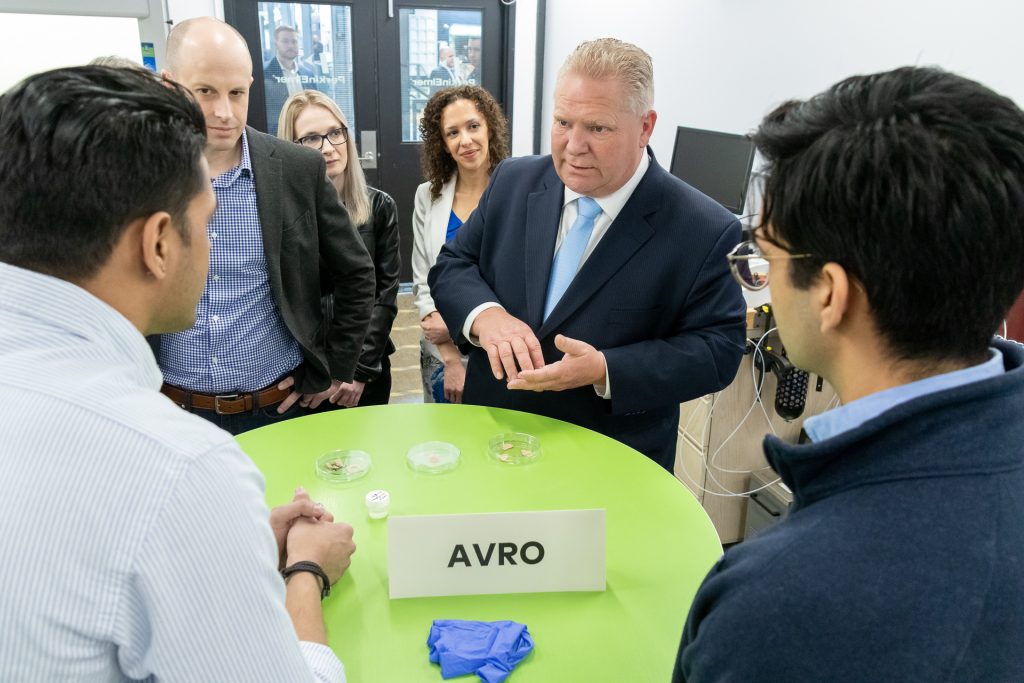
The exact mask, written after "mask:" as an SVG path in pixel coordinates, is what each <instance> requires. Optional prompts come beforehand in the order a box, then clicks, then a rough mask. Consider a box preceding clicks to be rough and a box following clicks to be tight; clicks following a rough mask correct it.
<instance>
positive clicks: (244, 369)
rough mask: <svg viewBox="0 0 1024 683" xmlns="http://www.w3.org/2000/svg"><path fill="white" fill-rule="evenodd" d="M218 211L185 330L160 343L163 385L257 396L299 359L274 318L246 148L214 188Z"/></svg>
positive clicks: (278, 314) (245, 140)
mask: <svg viewBox="0 0 1024 683" xmlns="http://www.w3.org/2000/svg"><path fill="white" fill-rule="evenodd" d="M213 191H214V193H215V194H216V195H217V209H216V211H214V213H213V217H212V218H211V219H210V224H209V225H208V226H207V230H208V231H209V235H210V274H209V275H208V276H207V278H206V290H205V291H204V292H203V296H202V298H201V299H200V300H199V306H198V307H197V309H196V324H195V325H194V326H193V327H192V329H189V330H186V331H185V332H179V333H177V334H168V335H164V337H163V339H162V340H161V341H160V359H159V360H160V368H161V369H162V370H163V373H164V381H166V382H167V383H168V384H173V385H175V386H178V387H183V388H185V389H188V390H190V391H199V392H202V393H206V394H230V393H234V392H251V391H259V390H260V389H263V388H265V387H267V386H269V385H270V384H272V383H273V382H274V381H276V380H278V379H280V378H281V377H282V376H284V375H286V374H288V373H289V372H291V371H292V370H294V369H295V368H296V367H297V366H298V365H299V364H300V363H301V362H302V359H303V356H302V351H301V349H300V348H299V344H298V342H296V341H295V338H294V337H292V335H291V332H289V331H288V328H287V327H286V326H285V324H284V320H283V319H282V318H281V312H280V310H278V308H277V303H276V302H275V301H274V295H273V292H271V290H270V280H269V278H268V277H267V262H266V256H265V254H264V253H263V236H262V233H261V231H260V215H259V211H258V210H257V204H256V185H255V183H254V181H253V174H252V164H251V162H250V160H249V141H248V138H247V136H246V134H245V132H244V131H243V132H242V161H241V163H240V164H239V165H238V166H235V167H234V168H232V169H231V170H229V171H227V172H225V173H223V174H221V175H219V176H217V177H216V178H214V180H213Z"/></svg>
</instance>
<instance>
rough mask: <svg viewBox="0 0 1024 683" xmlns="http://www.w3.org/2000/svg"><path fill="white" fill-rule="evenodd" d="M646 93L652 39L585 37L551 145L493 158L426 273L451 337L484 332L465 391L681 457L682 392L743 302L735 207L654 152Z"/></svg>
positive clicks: (735, 354)
mask: <svg viewBox="0 0 1024 683" xmlns="http://www.w3.org/2000/svg"><path fill="white" fill-rule="evenodd" d="M652 99H653V68H652V66H651V60H650V57H649V56H648V55H647V54H646V53H645V52H644V51H643V50H641V49H639V48H637V47H636V46H634V45H630V44H628V43H623V42H621V41H618V40H614V39H602V40H596V41H591V42H588V43H583V44H582V45H580V46H579V47H578V48H577V49H576V51H575V52H574V53H573V54H572V55H570V56H569V58H568V59H567V61H566V63H565V65H563V67H562V69H561V71H560V72H559V77H558V81H557V85H556V90H555V107H554V115H555V121H554V124H553V127H552V132H551V149H552V156H548V157H526V158H520V159H511V160H508V161H505V162H503V163H502V164H501V165H499V166H498V168H497V169H495V172H494V174H493V176H492V177H491V181H490V185H489V187H488V189H487V190H486V192H485V193H484V195H483V198H482V199H481V200H480V204H479V205H478V207H477V209H476V211H474V212H473V214H472V216H471V217H470V218H469V220H468V222H467V223H466V225H465V226H464V227H463V228H462V229H461V230H460V231H459V233H458V235H457V237H456V238H455V240H454V241H453V242H449V243H448V244H447V245H445V247H444V248H443V249H442V250H441V253H440V256H439V257H438V260H437V264H436V265H435V266H434V268H433V269H432V270H431V271H430V276H429V282H430V291H431V294H432V295H433V296H434V301H435V303H436V304H437V307H438V310H439V311H440V312H441V316H442V317H443V318H444V319H445V320H446V321H448V324H449V325H450V327H451V335H452V338H453V339H456V340H458V341H460V342H463V343H465V342H466V341H467V340H468V341H469V342H470V343H472V344H474V345H476V346H477V348H475V349H474V350H473V351H472V353H471V354H470V359H469V368H468V371H467V377H466V387H465V393H464V395H463V398H464V400H465V402H466V403H477V404H483V405H490V406H497V407H502V408H514V409H517V410H525V411H528V412H533V413H538V414H542V415H548V416H550V417H555V418H559V419H562V420H566V421H568V422H572V423H575V424H578V425H581V426H583V427H588V428H590V429H593V430H595V431H598V432H601V433H604V434H607V435H608V436H611V437H612V438H615V439H617V440H619V441H621V442H623V443H625V444H626V445H629V446H632V447H633V448H635V449H637V450H639V451H640V452H642V453H644V454H645V455H647V456H648V457H650V458H651V459H652V460H654V461H655V462H657V463H658V464H660V465H661V466H662V467H664V468H666V469H668V470H669V471H671V470H672V466H673V463H674V459H675V444H676V433H677V422H678V419H679V403H680V402H682V401H686V400H689V399H692V398H695V397H697V396H702V395H704V394H707V393H711V392H714V391H718V390H720V389H722V388H723V387H725V386H727V385H728V384H729V383H730V382H731V381H732V379H733V376H734V375H735V373H736V368H737V367H738V366H739V361H740V357H741V355H742V353H743V345H744V311H745V305H744V302H743V297H742V295H741V294H740V289H739V286H738V285H737V283H736V282H734V281H733V279H732V278H731V277H730V274H729V268H728V264H727V261H726V258H725V257H726V254H727V253H728V252H729V250H730V249H731V248H732V247H733V246H735V245H736V244H737V243H738V242H739V240H740V227H739V223H738V221H737V220H736V218H735V217H734V216H733V215H732V214H730V213H729V212H728V211H726V210H725V209H724V208H722V207H721V206H720V205H718V204H717V203H715V202H714V201H712V200H711V199H709V198H708V197H706V196H704V195H703V194H701V193H700V192H698V191H696V190H694V189H693V188H691V187H689V186H688V185H686V184H685V183H683V182H681V181H679V180H677V179H676V178H674V177H672V176H671V175H669V174H668V173H667V172H665V171H664V170H663V169H662V168H661V167H660V166H659V165H658V163H657V161H655V159H654V156H653V154H650V155H649V151H648V149H647V142H648V140H649V139H650V136H651V133H652V131H653V130H654V124H655V120H656V118H657V114H656V113H655V112H654V111H653V110H652V109H651V101H652ZM588 214H589V215H590V216H591V217H590V218H587V215H588Z"/></svg>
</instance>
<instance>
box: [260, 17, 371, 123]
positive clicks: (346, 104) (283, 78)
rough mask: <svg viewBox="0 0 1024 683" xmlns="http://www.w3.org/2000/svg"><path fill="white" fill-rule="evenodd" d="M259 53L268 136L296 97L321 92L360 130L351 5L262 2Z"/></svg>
mask: <svg viewBox="0 0 1024 683" xmlns="http://www.w3.org/2000/svg"><path fill="white" fill-rule="evenodd" d="M258 12H259V29H260V49H261V53H262V59H261V60H260V61H261V62H262V64H263V86H264V97H265V101H266V112H267V132H268V133H270V134H271V135H276V134H277V119H278V115H279V114H280V112H281V107H282V106H283V105H284V103H285V100H287V99H288V98H289V97H290V96H291V95H294V94H295V93H298V92H301V91H303V90H319V91H320V92H322V93H324V94H325V95H327V96H328V97H330V98H331V99H333V100H334V101H335V102H337V103H338V106H339V107H340V108H341V111H342V112H344V114H345V116H346V118H347V119H348V122H349V127H350V128H351V129H352V130H357V125H358V124H357V123H356V112H355V103H354V94H353V87H352V10H351V8H350V7H349V6H348V5H314V4H308V3H298V2H261V3H259V9H258Z"/></svg>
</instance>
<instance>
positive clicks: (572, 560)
mask: <svg viewBox="0 0 1024 683" xmlns="http://www.w3.org/2000/svg"><path fill="white" fill-rule="evenodd" d="M604 539H605V532H604V510H550V511H545V512H497V513H491V514H475V515H424V516H410V517H391V518H390V519H389V520H388V579H389V585H390V595H391V597H392V598H418V597H427V596H437V595H485V594H491V593H540V592H551V591H603V590H604V589H605V577H604Z"/></svg>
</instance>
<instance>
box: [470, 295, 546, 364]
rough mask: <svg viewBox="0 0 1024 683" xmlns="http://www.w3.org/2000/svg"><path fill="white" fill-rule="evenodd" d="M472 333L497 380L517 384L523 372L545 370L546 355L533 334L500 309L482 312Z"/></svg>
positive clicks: (494, 308) (525, 325)
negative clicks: (512, 381)
mask: <svg viewBox="0 0 1024 683" xmlns="http://www.w3.org/2000/svg"><path fill="white" fill-rule="evenodd" d="M470 333H471V334H473V335H474V336H475V337H477V338H478V339H479V340H480V346H481V347H483V349H484V350H485V351H486V352H487V359H488V360H489V361H490V362H491V372H493V373H494V378H495V379H503V378H505V377H508V378H509V379H510V380H514V379H516V378H517V377H518V376H519V370H520V369H522V370H534V369H538V368H543V367H544V354H543V353H542V352H541V348H540V342H539V341H537V337H536V335H534V333H533V330H531V329H530V326H529V325H527V324H526V323H524V322H523V321H522V320H520V319H519V318H516V317H514V316H512V315H509V314H508V313H507V312H506V311H505V309H503V308H499V307H497V306H496V307H493V308H488V309H485V310H484V311H483V312H481V313H480V315H478V316H477V317H476V320H474V321H473V328H472V329H471V330H470Z"/></svg>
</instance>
